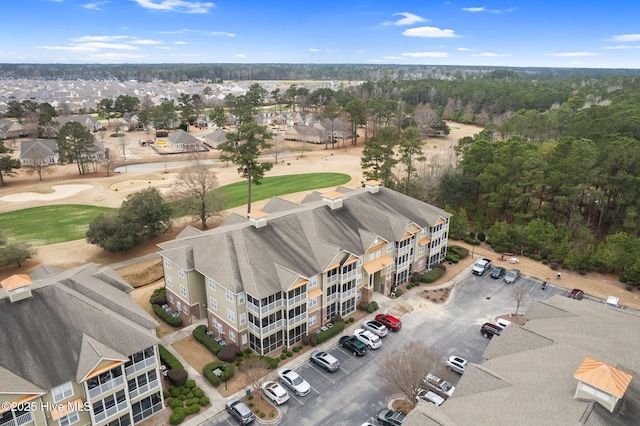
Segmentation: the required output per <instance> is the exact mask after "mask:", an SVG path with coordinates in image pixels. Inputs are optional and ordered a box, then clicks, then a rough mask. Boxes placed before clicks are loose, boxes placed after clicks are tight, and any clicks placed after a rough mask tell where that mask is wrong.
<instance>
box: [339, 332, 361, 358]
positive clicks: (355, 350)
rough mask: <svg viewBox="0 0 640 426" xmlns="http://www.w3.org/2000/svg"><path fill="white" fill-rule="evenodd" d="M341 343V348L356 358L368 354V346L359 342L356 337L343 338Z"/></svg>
mask: <svg viewBox="0 0 640 426" xmlns="http://www.w3.org/2000/svg"><path fill="white" fill-rule="evenodd" d="M339 343H340V346H342V347H343V348H345V349H346V350H348V351H349V352H351V353H352V354H354V355H356V356H362V355H364V354H366V353H367V345H365V344H364V343H362V342H361V341H360V340H358V338H357V337H356V336H342V337H341V338H340V341H339Z"/></svg>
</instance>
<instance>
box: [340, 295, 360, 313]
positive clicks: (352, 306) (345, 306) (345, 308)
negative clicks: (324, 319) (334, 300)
mask: <svg viewBox="0 0 640 426" xmlns="http://www.w3.org/2000/svg"><path fill="white" fill-rule="evenodd" d="M355 310H356V298H355V297H352V298H351V299H349V300H347V301H346V302H343V303H342V308H341V309H340V315H342V316H347V315H349V314H351V313H353V312H354V311H355Z"/></svg>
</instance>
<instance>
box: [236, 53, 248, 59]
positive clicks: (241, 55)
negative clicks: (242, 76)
mask: <svg viewBox="0 0 640 426" xmlns="http://www.w3.org/2000/svg"><path fill="white" fill-rule="evenodd" d="M246 57H247V55H243V54H242V53H238V54H237V55H236V58H246Z"/></svg>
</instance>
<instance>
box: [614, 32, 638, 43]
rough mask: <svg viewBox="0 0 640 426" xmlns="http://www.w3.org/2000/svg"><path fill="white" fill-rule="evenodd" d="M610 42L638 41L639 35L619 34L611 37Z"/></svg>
mask: <svg viewBox="0 0 640 426" xmlns="http://www.w3.org/2000/svg"><path fill="white" fill-rule="evenodd" d="M611 41H619V42H622V43H626V42H634V41H640V34H620V35H616V36H613V37H611Z"/></svg>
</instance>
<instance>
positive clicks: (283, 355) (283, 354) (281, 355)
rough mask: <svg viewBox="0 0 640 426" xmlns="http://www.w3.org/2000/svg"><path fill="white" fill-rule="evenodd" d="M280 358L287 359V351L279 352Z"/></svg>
mask: <svg viewBox="0 0 640 426" xmlns="http://www.w3.org/2000/svg"><path fill="white" fill-rule="evenodd" d="M280 359H281V360H285V359H287V353H286V352H284V353H281V354H280Z"/></svg>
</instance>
